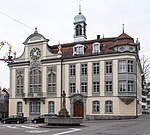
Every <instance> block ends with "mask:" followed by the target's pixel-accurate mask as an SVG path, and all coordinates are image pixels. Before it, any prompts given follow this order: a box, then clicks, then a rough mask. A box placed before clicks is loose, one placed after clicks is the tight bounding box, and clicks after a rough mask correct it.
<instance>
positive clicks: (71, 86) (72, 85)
mask: <svg viewBox="0 0 150 135" xmlns="http://www.w3.org/2000/svg"><path fill="white" fill-rule="evenodd" d="M69 92H70V94H74V93H76V83H70V84H69Z"/></svg>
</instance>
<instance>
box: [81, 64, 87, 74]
mask: <svg viewBox="0 0 150 135" xmlns="http://www.w3.org/2000/svg"><path fill="white" fill-rule="evenodd" d="M81 75H82V76H87V75H88V64H87V63H82V64H81Z"/></svg>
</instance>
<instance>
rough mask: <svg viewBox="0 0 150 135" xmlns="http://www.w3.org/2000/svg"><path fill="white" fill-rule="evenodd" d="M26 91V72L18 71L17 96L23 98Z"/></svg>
mask: <svg viewBox="0 0 150 135" xmlns="http://www.w3.org/2000/svg"><path fill="white" fill-rule="evenodd" d="M23 89H24V70H23V69H18V70H16V96H22V95H23Z"/></svg>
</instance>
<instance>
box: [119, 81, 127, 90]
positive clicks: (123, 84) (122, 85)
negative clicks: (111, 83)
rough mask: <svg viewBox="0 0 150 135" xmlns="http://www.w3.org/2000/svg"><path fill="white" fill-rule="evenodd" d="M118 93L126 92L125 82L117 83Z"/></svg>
mask: <svg viewBox="0 0 150 135" xmlns="http://www.w3.org/2000/svg"><path fill="white" fill-rule="evenodd" d="M119 92H126V81H119Z"/></svg>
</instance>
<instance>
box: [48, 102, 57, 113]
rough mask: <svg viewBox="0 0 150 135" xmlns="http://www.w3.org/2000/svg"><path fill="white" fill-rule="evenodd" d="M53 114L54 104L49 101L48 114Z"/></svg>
mask: <svg viewBox="0 0 150 135" xmlns="http://www.w3.org/2000/svg"><path fill="white" fill-rule="evenodd" d="M54 113H55V102H54V101H49V102H48V114H54Z"/></svg>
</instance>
